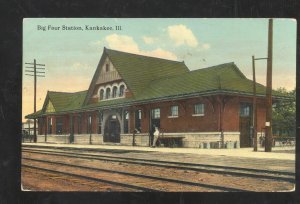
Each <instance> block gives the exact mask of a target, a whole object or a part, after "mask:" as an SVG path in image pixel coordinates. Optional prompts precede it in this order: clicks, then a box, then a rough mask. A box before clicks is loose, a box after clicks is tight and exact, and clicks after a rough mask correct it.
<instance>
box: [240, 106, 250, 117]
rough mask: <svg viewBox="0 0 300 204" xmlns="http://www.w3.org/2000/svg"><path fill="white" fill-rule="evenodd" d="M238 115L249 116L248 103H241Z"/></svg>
mask: <svg viewBox="0 0 300 204" xmlns="http://www.w3.org/2000/svg"><path fill="white" fill-rule="evenodd" d="M240 116H242V117H248V116H250V104H247V103H242V104H241V106H240Z"/></svg>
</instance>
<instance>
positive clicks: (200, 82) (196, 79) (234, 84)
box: [136, 63, 282, 100]
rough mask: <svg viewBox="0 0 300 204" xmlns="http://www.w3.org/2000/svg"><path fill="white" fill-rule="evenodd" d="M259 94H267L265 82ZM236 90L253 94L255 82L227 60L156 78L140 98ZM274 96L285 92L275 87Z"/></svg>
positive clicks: (259, 88)
mask: <svg viewBox="0 0 300 204" xmlns="http://www.w3.org/2000/svg"><path fill="white" fill-rule="evenodd" d="M256 84H257V86H256V90H257V94H258V95H265V93H266V89H265V87H264V86H263V85H261V84H258V83H256ZM225 91H226V92H232V93H237V92H238V93H241V94H253V82H252V81H251V80H249V79H247V78H246V77H245V76H244V75H243V74H242V72H241V71H240V70H239V69H238V68H237V66H236V65H235V64H234V63H226V64H221V65H217V66H214V67H209V68H205V69H198V70H195V71H190V72H188V73H184V74H181V75H178V76H175V77H171V78H165V79H158V80H154V81H152V82H151V83H150V84H149V86H148V87H147V88H146V89H145V90H144V91H143V93H141V94H139V95H138V96H136V99H138V100H140V99H150V98H158V97H169V96H178V95H188V94H192V93H210V92H214V93H216V92H217V93H221V92H225ZM273 95H274V96H282V95H281V94H280V93H278V92H276V91H273Z"/></svg>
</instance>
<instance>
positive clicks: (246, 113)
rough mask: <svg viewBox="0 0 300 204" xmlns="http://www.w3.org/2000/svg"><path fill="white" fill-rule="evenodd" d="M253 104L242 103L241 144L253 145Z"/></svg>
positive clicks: (243, 145) (244, 145)
mask: <svg viewBox="0 0 300 204" xmlns="http://www.w3.org/2000/svg"><path fill="white" fill-rule="evenodd" d="M251 126H252V104H249V103H241V104H240V146H241V147H251V146H252V131H251Z"/></svg>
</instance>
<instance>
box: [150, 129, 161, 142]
mask: <svg viewBox="0 0 300 204" xmlns="http://www.w3.org/2000/svg"><path fill="white" fill-rule="evenodd" d="M159 134H160V133H159V130H158V127H155V131H154V133H153V135H154V138H153V144H152V147H156V142H157V140H158V137H159Z"/></svg>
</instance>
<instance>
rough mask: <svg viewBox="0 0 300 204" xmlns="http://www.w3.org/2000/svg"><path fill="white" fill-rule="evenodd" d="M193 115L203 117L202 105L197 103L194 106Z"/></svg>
mask: <svg viewBox="0 0 300 204" xmlns="http://www.w3.org/2000/svg"><path fill="white" fill-rule="evenodd" d="M194 115H204V104H203V103H197V104H195V105H194Z"/></svg>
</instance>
